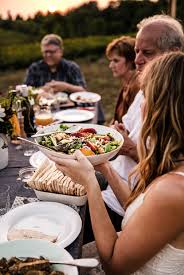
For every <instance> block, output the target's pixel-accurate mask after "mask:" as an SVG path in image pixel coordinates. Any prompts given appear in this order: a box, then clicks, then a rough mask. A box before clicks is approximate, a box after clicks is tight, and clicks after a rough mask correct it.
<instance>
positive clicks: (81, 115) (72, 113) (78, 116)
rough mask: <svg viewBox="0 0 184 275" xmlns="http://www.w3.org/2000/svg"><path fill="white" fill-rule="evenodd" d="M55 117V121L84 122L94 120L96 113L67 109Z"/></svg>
mask: <svg viewBox="0 0 184 275" xmlns="http://www.w3.org/2000/svg"><path fill="white" fill-rule="evenodd" d="M53 115H54V119H56V120H60V121H65V122H82V121H87V120H90V119H92V118H94V113H92V112H90V111H86V110H77V109H67V110H64V111H59V112H57V113H55V114H53Z"/></svg>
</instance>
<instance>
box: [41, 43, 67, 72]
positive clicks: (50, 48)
mask: <svg viewBox="0 0 184 275" xmlns="http://www.w3.org/2000/svg"><path fill="white" fill-rule="evenodd" d="M41 52H42V55H43V59H44V61H45V63H47V64H48V66H49V67H56V66H57V65H58V64H59V62H60V60H61V57H62V50H61V49H60V47H58V46H57V45H54V44H49V45H42V46H41Z"/></svg>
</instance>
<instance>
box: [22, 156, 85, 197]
mask: <svg viewBox="0 0 184 275" xmlns="http://www.w3.org/2000/svg"><path fill="white" fill-rule="evenodd" d="M27 184H28V185H29V186H30V187H31V188H33V189H36V190H39V191H46V192H52V193H60V194H64V195H71V196H84V195H85V194H86V190H85V188H84V186H82V185H80V184H78V183H75V182H73V181H72V180H71V178H69V177H67V176H65V175H64V174H63V173H62V172H61V171H60V170H58V169H57V168H56V166H55V164H54V162H51V161H49V160H48V159H46V160H45V161H44V162H43V163H42V164H41V165H40V167H39V168H38V169H37V170H36V171H35V173H34V174H33V175H32V177H31V178H30V179H29V180H28V181H27Z"/></svg>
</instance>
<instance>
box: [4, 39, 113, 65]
mask: <svg viewBox="0 0 184 275" xmlns="http://www.w3.org/2000/svg"><path fill="white" fill-rule="evenodd" d="M113 38H114V36H96V37H94V36H90V37H85V38H75V39H74V38H71V39H65V40H64V47H65V49H64V56H65V57H66V58H69V59H76V58H78V57H84V56H93V57H94V56H95V57H96V58H97V57H99V56H100V55H102V54H103V53H104V52H105V48H106V46H107V44H108V43H109V42H110V41H111V40H112V39H113ZM40 58H41V52H40V45H39V43H38V42H37V43H30V44H21V45H20V44H19V45H11V46H6V47H5V46H4V47H1V48H0V69H10V68H11V69H12V68H14V69H17V68H24V67H27V66H29V65H30V64H31V63H32V62H34V61H36V60H38V59H40Z"/></svg>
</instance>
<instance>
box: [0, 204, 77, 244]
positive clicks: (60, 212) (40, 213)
mask: <svg viewBox="0 0 184 275" xmlns="http://www.w3.org/2000/svg"><path fill="white" fill-rule="evenodd" d="M81 227H82V221H81V218H80V216H79V214H78V213H77V212H76V211H75V210H74V209H73V208H71V207H69V206H67V205H64V204H61V203H56V202H33V203H28V204H24V205H21V206H18V207H16V208H14V209H12V210H10V211H9V212H8V213H6V214H5V215H4V216H3V217H2V218H1V220H0V242H4V241H8V239H7V234H8V232H9V230H10V229H13V228H15V229H31V230H37V231H39V232H42V233H44V234H47V235H51V236H53V235H54V236H55V235H56V236H58V235H59V238H58V240H57V241H56V244H57V245H59V246H61V247H63V248H64V247H66V246H68V245H69V244H71V243H72V242H73V241H74V240H75V239H76V238H77V236H78V235H79V233H80V231H81Z"/></svg>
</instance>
